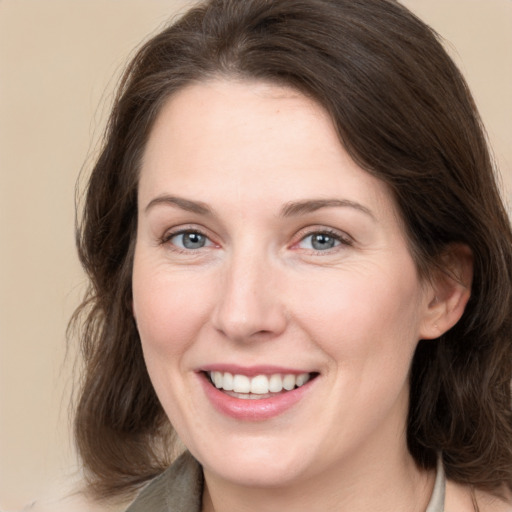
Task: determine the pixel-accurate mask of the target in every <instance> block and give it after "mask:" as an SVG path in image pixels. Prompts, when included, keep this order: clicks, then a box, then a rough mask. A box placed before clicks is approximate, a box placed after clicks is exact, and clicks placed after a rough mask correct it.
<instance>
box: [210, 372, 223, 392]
mask: <svg viewBox="0 0 512 512" xmlns="http://www.w3.org/2000/svg"><path fill="white" fill-rule="evenodd" d="M212 380H213V383H214V384H215V387H216V388H221V387H222V380H223V379H222V373H221V372H213V373H212Z"/></svg>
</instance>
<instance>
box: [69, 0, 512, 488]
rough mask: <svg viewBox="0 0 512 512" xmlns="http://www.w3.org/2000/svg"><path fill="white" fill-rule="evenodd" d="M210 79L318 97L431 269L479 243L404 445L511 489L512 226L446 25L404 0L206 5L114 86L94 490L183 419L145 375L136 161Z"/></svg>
mask: <svg viewBox="0 0 512 512" xmlns="http://www.w3.org/2000/svg"><path fill="white" fill-rule="evenodd" d="M212 78H224V79H237V80H238V79H243V80H257V81H266V82H269V83H274V84H278V85H284V86H287V87H292V88H294V89H296V90H298V91H300V92H301V93H303V94H305V95H307V96H309V97H311V98H313V99H314V100H315V101H316V102H318V104H320V105H321V106H322V107H323V108H324V109H325V110H326V111H327V112H328V113H329V114H330V116H331V118H332V120H333V122H334V125H335V128H336V130H337V132H338V134H339V138H340V142H341V144H342V145H343V146H344V147H345V149H346V150H347V151H348V153H349V154H350V156H351V157H352V158H353V160H354V161H355V162H356V163H357V164H358V165H360V166H361V167H362V168H363V169H365V170H366V171H368V172H369V173H371V174H372V175H374V176H376V177H378V178H379V179H380V180H382V181H383V182H385V183H386V184H387V185H388V187H389V189H390V190H391V192H392V194H393V196H394V199H395V201H396V204H397V206H398V209H399V211H400V214H401V219H402V222H403V224H404V229H405V231H406V234H407V237H408V241H409V244H410V247H411V253H412V255H413V257H414V259H415V262H416V264H417V266H418V269H419V271H420V273H421V275H422V276H428V275H429V274H430V273H431V272H432V271H433V269H434V268H435V267H436V266H439V265H440V257H441V255H442V254H443V252H445V251H446V250H448V249H449V247H450V244H454V243H457V244H459V243H461V244H465V245H467V246H468V247H469V248H470V249H471V251H472V252H473V257H474V278H473V286H472V295H471V299H470V301H469V303H468V305H467V307H466V311H465V313H464V315H463V317H462V319H461V320H460V321H459V323H458V324H457V325H456V326H455V327H454V328H452V329H451V330H450V331H448V332H447V333H446V334H444V335H443V336H441V337H440V338H439V339H437V340H433V341H427V340H423V341H420V342H419V345H418V348H417V350H416V353H415V356H414V360H413V362H412V368H411V399H410V403H411V405H410V411H409V417H408V425H407V440H408V446H409V450H410V452H411V454H412V456H413V457H414V459H415V460H416V462H417V463H418V464H419V466H421V467H423V468H432V467H434V466H435V460H436V457H437V454H438V453H439V452H440V451H441V452H442V454H443V462H444V465H445V471H446V474H447V476H448V478H450V479H452V480H454V481H456V482H459V483H464V484H470V485H474V486H476V487H478V488H481V489H484V490H489V491H495V490H497V489H499V488H500V487H502V486H503V485H505V486H507V487H508V488H509V489H512V412H511V405H510V404H511V393H510V379H511V376H512V343H511V336H510V332H511V314H512V307H511V306H512V296H511V291H512V275H511V269H512V249H511V247H512V244H511V242H512V235H511V231H510V225H509V222H508V218H507V215H506V212H505V210H504V207H503V205H502V202H501V199H500V197H499V193H498V189H497V186H496V182H495V178H494V175H493V168H492V162H491V158H490V154H489V150H488V147H487V143H486V139H485V133H484V131H483V128H482V124H481V121H480V118H479V116H478V113H477V110H476V107H475V105H474V102H473V100H472V98H471V94H470V92H469V90H468V87H467V85H466V83H465V81H464V79H463V77H462V76H461V74H460V72H459V71H458V69H457V68H456V66H455V65H454V63H453V62H452V61H451V59H450V58H449V57H448V55H447V54H446V52H445V51H444V49H443V48H442V45H441V44H440V42H439V40H438V38H437V36H436V34H435V33H434V32H433V31H432V30H431V29H430V28H429V27H427V26H426V25H425V24H424V23H423V22H421V21H420V20H418V19H417V18H416V17H415V16H414V15H413V14H411V13H410V12H409V11H407V10H406V9H405V8H404V7H402V6H400V5H399V4H398V3H397V2H395V1H393V0H279V1H268V0H244V1H243V2H241V1H239V0H210V1H208V2H205V3H204V4H201V5H199V6H198V7H196V8H194V9H191V10H190V11H188V12H187V13H186V14H185V16H183V17H182V18H181V19H179V20H178V21H177V22H176V23H174V24H172V25H170V26H169V27H168V28H166V29H165V30H163V31H162V32H161V33H160V34H158V35H156V36H155V37H154V38H152V39H151V40H150V41H148V42H147V43H146V44H145V45H144V46H143V47H142V48H141V50H140V51H139V52H138V54H137V55H136V56H135V58H134V59H133V61H132V62H131V64H130V65H129V67H128V69H127V71H126V73H125V75H124V77H123V79H122V82H121V84H120V87H119V92H118V95H117V97H116V99H115V103H114V107H113V110H112V114H111V117H110V121H109V124H108V127H107V131H106V136H105V139H104V143H103V149H102V151H101V154H100V156H99V158H98V161H97V163H96V165H95V167H94V169H93V171H92V174H91V177H90V181H89V184H88V189H87V196H86V199H85V205H84V209H83V213H82V219H81V224H80V227H79V230H78V234H77V244H78V250H79V256H80V260H81V262H82V265H83V266H84V268H85V269H86V271H87V274H88V276H89V279H90V289H89V291H88V295H87V297H86V298H85V300H84V302H83V304H82V306H80V308H79V309H78V310H77V312H76V313H75V317H74V319H75V321H76V322H82V331H81V335H80V336H81V347H82V356H83V360H84V378H83V382H82V388H81V395H80V400H79V403H78V406H77V411H76V418H75V435H76V440H77V445H78V449H79V452H80V454H81V457H82V459H83V462H84V465H85V468H86V469H87V470H88V474H89V478H90V480H89V481H90V488H91V489H92V491H93V492H94V493H95V495H96V496H99V497H107V496H111V495H112V494H116V495H122V494H123V493H125V492H129V491H131V490H134V489H135V488H137V487H138V486H140V485H141V484H142V483H143V482H145V481H147V480H148V479H150V478H152V477H153V476H155V475H156V474H158V473H160V472H161V471H162V470H163V469H164V468H165V467H166V466H167V465H168V464H169V462H170V458H171V457H172V453H171V449H172V446H173V439H172V438H173V434H172V428H171V427H170V425H169V422H168V420H167V418H166V416H165V414H164V411H163V409H162V407H161V405H160V403H159V401H158V398H157V396H156V394H155V392H154V390H153V387H152V385H151V382H150V379H149V376H148V373H147V370H146V367H145V364H144V360H143V355H142V350H141V346H140V339H139V335H138V332H137V328H136V325H135V322H134V319H133V314H132V307H131V301H132V290H131V269H132V262H133V251H134V242H135V237H136V231H137V225H136V223H137V185H138V175H139V171H140V164H141V159H142V156H143V153H144V148H145V145H146V142H147V140H148V137H149V135H150V132H151V128H152V126H153V124H154V122H155V119H156V117H157V116H158V114H159V112H160V110H161V108H162V105H163V104H164V103H165V101H166V100H167V99H168V98H169V97H170V96H172V94H173V93H174V92H176V91H178V90H179V89H181V88H183V87H186V86H187V85H190V84H193V83H197V82H202V81H205V80H210V79H212Z"/></svg>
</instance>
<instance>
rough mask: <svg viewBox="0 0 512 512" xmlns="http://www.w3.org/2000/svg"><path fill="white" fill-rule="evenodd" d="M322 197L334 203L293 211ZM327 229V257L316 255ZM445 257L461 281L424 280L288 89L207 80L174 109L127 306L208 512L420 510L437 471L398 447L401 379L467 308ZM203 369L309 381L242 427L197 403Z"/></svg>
mask: <svg viewBox="0 0 512 512" xmlns="http://www.w3.org/2000/svg"><path fill="white" fill-rule="evenodd" d="M169 198H173V199H169ZM176 198H178V199H176ZM183 199H185V200H186V201H188V202H184V201H183ZM325 199H329V200H331V199H332V200H336V201H342V203H341V204H337V205H335V206H334V205H330V206H324V207H321V208H312V207H311V203H308V204H309V208H295V209H292V210H293V211H290V208H289V206H290V203H297V202H305V201H306V202H307V201H316V200H325ZM191 202H194V205H192V203H191ZM198 204H200V206H201V208H199V207H198V206H197V205H198ZM192 206H193V207H192ZM287 207H288V209H287ZM206 210H208V213H207V212H206ZM184 230H188V231H187V232H188V233H189V234H190V233H192V234H194V233H196V234H197V233H200V234H202V235H203V236H204V237H205V238H204V239H203V240H204V241H205V242H204V246H202V247H199V248H196V249H189V248H187V247H186V246H185V245H184V242H186V240H187V239H186V238H184V237H183V231H184ZM326 232H328V234H329V235H328V236H329V237H331V238H332V242H333V244H332V247H329V248H327V249H323V248H322V249H318V246H313V238H312V237H313V236H314V235H315V234H317V235H318V233H326ZM193 236H196V235H193ZM315 236H316V235H315ZM330 240H331V239H330ZM452 253H453V254H452V255H451V257H450V258H449V260H450V262H451V263H450V264H451V265H452V266H453V267H455V268H452V270H454V271H455V272H456V274H457V275H459V276H461V280H460V281H457V282H455V281H454V280H451V279H449V278H447V277H446V276H445V275H444V274H443V275H438V276H433V277H432V279H431V280H429V281H428V282H425V281H423V280H422V279H420V277H419V276H418V272H417V269H416V266H415V264H414V261H413V259H412V256H411V253H410V251H409V248H408V244H407V240H406V238H405V234H404V231H403V228H402V224H401V222H400V220H399V215H398V212H397V211H396V208H395V204H394V202H393V199H392V197H391V195H390V193H389V191H388V189H387V187H386V186H385V184H383V183H382V182H381V181H379V180H378V179H376V178H375V177H372V176H370V175H369V174H368V173H367V172H365V171H364V170H362V169H361V168H359V167H358V166H357V165H356V164H355V163H354V162H353V161H352V160H351V159H350V157H349V156H348V154H347V153H346V151H345V150H344V148H343V147H342V146H341V144H340V143H339V140H338V138H337V135H336V132H335V130H334V128H333V125H332V123H331V121H330V119H329V117H328V115H327V114H326V113H325V112H324V111H323V109H322V108H321V107H320V106H318V105H317V104H316V103H315V102H313V101H312V100H310V99H308V98H306V97H305V96H303V95H301V94H299V93H298V92H296V91H294V90H291V89H287V88H283V87H278V86H275V85H269V84H265V83H259V82H237V81H234V80H233V81H230V80H216V81H210V82H206V83H201V84H196V85H192V86H189V87H187V88H185V89H183V90H181V91H179V92H178V93H176V94H175V95H174V96H173V97H171V98H170V99H169V100H168V102H167V104H166V105H165V106H164V107H163V109H162V111H161V113H160V115H159V117H158V119H157V121H156V123H155V126H154V127H153V130H152V133H151V135H150V138H149V141H148V145H147V147H146V151H145V154H144V158H143V163H142V169H141V176H140V185H139V217H138V232H137V240H136V248H135V260H134V268H133V309H134V315H135V318H136V321H137V325H138V328H139V332H140V335H141V340H142V346H143V350H144V357H145V360H146V364H147V367H148V371H149V374H150V377H151V379H152V382H153V385H154V387H155V390H156V392H157V394H158V396H159V399H160V401H161V402H162V405H163V407H164V409H165V411H166V413H167V415H168V417H169V418H170V420H171V421H172V424H173V426H174V427H175V429H176V431H177V432H178V434H179V436H180V437H181V439H182V441H183V442H184V444H185V445H186V446H187V448H188V449H189V450H190V451H191V452H192V454H193V455H194V456H195V457H196V458H197V459H198V460H199V461H200V462H201V464H202V465H203V469H204V474H205V482H206V486H205V494H204V496H203V509H204V510H205V511H212V510H215V511H217V512H220V511H222V512H228V511H252V510H255V511H256V510H258V511H260V512H261V511H267V512H271V511H277V510H296V511H302V510H304V511H306V510H308V511H310V510H324V511H337V510H351V511H359V510H360V511H363V510H365V511H367V510H374V511H385V510H393V511H402V510H403V511H408V512H411V511H423V510H425V508H426V506H427V503H428V501H429V499H430V494H431V491H432V486H433V480H434V477H435V475H434V474H432V473H427V472H423V471H420V470H419V469H418V468H417V467H416V465H415V463H414V461H413V460H412V458H411V456H410V455H409V453H408V451H407V447H406V439H405V423H406V417H407V409H408V395H409V389H408V374H409V368H410V363H411V359H412V356H413V353H414V350H415V347H416V345H417V343H418V340H419V339H422V338H436V337H438V336H439V335H440V334H442V333H443V332H444V331H446V330H447V329H449V328H450V327H451V326H453V325H454V324H455V323H456V322H457V320H458V319H459V318H460V316H461V315H462V312H463V310H464V307H465V304H466V302H467V300H468V298H469V291H468V290H469V285H470V280H471V257H470V254H469V252H468V250H466V249H465V248H463V247H454V248H453V251H452ZM468 283H469V285H468ZM210 364H237V365H242V366H251V365H269V364H271V365H278V366H285V367H291V368H295V369H300V370H303V371H308V372H312V371H314V372H317V373H318V377H317V378H316V379H314V380H313V381H312V382H311V383H310V385H309V387H308V389H307V392H305V393H304V395H303V397H302V398H301V400H300V401H299V402H298V403H297V404H295V405H294V406H293V407H291V408H290V409H288V410H286V411H285V412H284V413H282V414H280V415H278V416H277V417H273V418H270V419H267V420H264V421H241V420H238V419H234V418H231V417H228V416H226V415H224V414H222V413H220V412H219V411H217V410H216V409H215V408H214V407H213V406H212V404H211V402H210V401H209V400H208V398H207V397H206V395H205V392H204V388H203V385H202V383H201V382H200V381H201V379H200V378H199V376H198V375H199V374H198V369H200V368H202V367H204V366H205V365H210ZM340 482H343V485H340ZM461 510H464V509H461ZM468 510H472V509H468Z"/></svg>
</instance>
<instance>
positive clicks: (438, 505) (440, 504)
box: [425, 456, 446, 512]
mask: <svg viewBox="0 0 512 512" xmlns="http://www.w3.org/2000/svg"><path fill="white" fill-rule="evenodd" d="M445 492H446V477H445V476H444V468H443V461H442V460H441V456H439V457H438V458H437V475H436V481H435V483H434V490H433V492H432V496H431V498H430V502H429V504H428V507H427V510H425V512H444V495H445Z"/></svg>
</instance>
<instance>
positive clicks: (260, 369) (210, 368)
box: [198, 364, 317, 377]
mask: <svg viewBox="0 0 512 512" xmlns="http://www.w3.org/2000/svg"><path fill="white" fill-rule="evenodd" d="M198 371H199V372H223V373H225V372H229V373H231V374H233V375H235V374H238V375H246V376H247V377H256V376H257V375H275V374H276V373H282V374H283V375H286V374H288V375H300V374H302V373H317V372H315V371H314V370H297V369H292V368H286V367H284V366H269V365H257V366H239V365H236V364H212V365H207V366H202V367H201V368H200V369H199V370H198Z"/></svg>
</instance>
